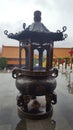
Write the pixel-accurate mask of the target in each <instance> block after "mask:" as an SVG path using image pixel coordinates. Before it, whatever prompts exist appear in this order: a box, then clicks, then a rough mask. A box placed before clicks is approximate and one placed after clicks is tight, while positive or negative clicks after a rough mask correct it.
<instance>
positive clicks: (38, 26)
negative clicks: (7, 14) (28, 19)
mask: <svg viewBox="0 0 73 130" xmlns="http://www.w3.org/2000/svg"><path fill="white" fill-rule="evenodd" d="M23 28H24V30H23V31H22V32H19V33H16V34H12V33H10V34H8V31H7V30H5V32H4V33H5V34H6V35H7V36H8V38H12V39H15V40H18V41H19V67H18V68H14V69H13V71H12V77H13V78H15V79H16V88H17V89H18V90H19V94H18V96H17V107H18V114H19V116H20V117H21V118H25V117H26V118H31V119H41V118H45V117H48V116H51V115H52V111H53V108H52V105H54V104H56V103H57V95H56V93H55V92H54V90H55V88H56V85H57V83H56V80H55V78H56V77H57V76H58V70H57V69H56V68H53V67H52V61H53V47H54V41H60V40H64V39H65V38H66V37H67V35H66V34H63V32H65V31H66V27H65V26H64V27H63V31H62V32H61V31H60V30H58V31H57V32H50V31H49V30H48V29H47V28H46V27H45V26H44V25H43V23H41V12H40V11H35V12H34V22H33V23H32V24H31V25H29V26H28V27H27V28H26V25H25V23H24V24H23ZM23 49H24V50H25V55H26V60H25V61H26V62H25V64H24V65H22V50H23ZM35 50H37V51H38V54H37V55H38V65H36V64H34V52H35ZM44 50H45V52H46V53H45V54H44ZM43 54H44V56H43ZM44 57H45V66H43V58H44Z"/></svg>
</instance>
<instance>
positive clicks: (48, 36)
mask: <svg viewBox="0 0 73 130" xmlns="http://www.w3.org/2000/svg"><path fill="white" fill-rule="evenodd" d="M25 26H26V24H25V23H24V24H23V28H24V30H23V31H21V32H19V33H16V34H13V33H10V34H8V31H7V30H5V31H4V33H5V34H6V35H7V36H8V38H12V39H15V40H19V41H21V40H26V39H30V41H31V42H42V43H44V42H50V41H60V40H64V39H65V38H66V37H67V34H63V32H65V31H66V29H67V28H66V26H64V27H63V31H62V32H61V31H60V30H58V31H57V32H50V31H49V30H48V29H47V28H46V27H45V26H44V24H43V23H41V12H40V11H35V12H34V22H33V23H32V24H31V25H29V26H28V27H27V28H25Z"/></svg>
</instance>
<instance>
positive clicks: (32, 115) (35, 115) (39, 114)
mask: <svg viewBox="0 0 73 130" xmlns="http://www.w3.org/2000/svg"><path fill="white" fill-rule="evenodd" d="M44 109H45V108H44ZM18 115H19V117H20V118H21V119H24V118H28V119H44V118H48V117H50V118H51V117H52V115H53V108H52V106H51V108H50V110H49V111H47V112H46V111H45V110H44V111H42V110H39V111H34V110H31V111H29V112H25V111H24V110H22V109H21V107H18Z"/></svg>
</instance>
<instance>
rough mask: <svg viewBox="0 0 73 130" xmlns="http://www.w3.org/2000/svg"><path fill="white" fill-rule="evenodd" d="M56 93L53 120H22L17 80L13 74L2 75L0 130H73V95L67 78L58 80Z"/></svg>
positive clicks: (0, 86) (0, 77) (0, 83)
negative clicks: (17, 104)
mask: <svg viewBox="0 0 73 130" xmlns="http://www.w3.org/2000/svg"><path fill="white" fill-rule="evenodd" d="M55 92H56V93H57V100H58V101H57V104H56V105H55V106H53V116H52V118H51V119H49V118H47V119H42V120H29V119H25V120H20V118H19V117H18V114H17V106H16V96H17V93H18V90H17V89H16V87H15V80H14V79H13V78H12V76H11V73H0V130H73V94H71V92H70V91H68V87H67V86H66V78H65V76H64V75H62V74H59V76H58V78H57V88H56V90H55ZM69 92H70V93H69ZM42 100H43V99H42Z"/></svg>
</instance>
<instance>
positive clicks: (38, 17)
mask: <svg viewBox="0 0 73 130" xmlns="http://www.w3.org/2000/svg"><path fill="white" fill-rule="evenodd" d="M34 21H35V22H40V21H41V12H40V11H39V10H37V11H35V12H34Z"/></svg>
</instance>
